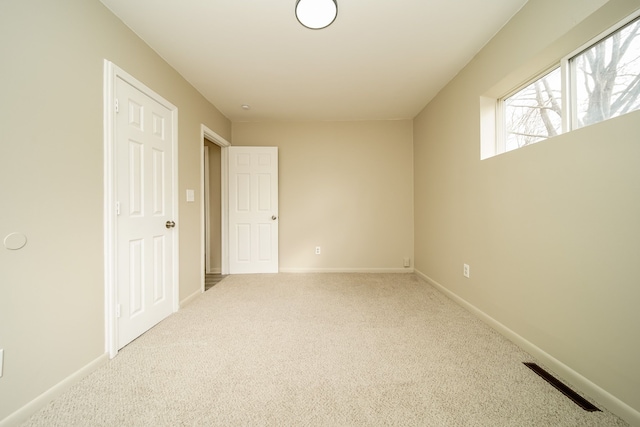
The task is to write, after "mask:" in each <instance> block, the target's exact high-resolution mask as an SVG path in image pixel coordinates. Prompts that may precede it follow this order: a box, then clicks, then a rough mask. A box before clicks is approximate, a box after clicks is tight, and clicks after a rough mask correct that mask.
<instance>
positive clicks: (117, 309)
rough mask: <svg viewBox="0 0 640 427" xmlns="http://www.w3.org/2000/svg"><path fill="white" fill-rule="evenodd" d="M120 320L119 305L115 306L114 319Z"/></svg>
mask: <svg viewBox="0 0 640 427" xmlns="http://www.w3.org/2000/svg"><path fill="white" fill-rule="evenodd" d="M119 318H120V304H116V319H119Z"/></svg>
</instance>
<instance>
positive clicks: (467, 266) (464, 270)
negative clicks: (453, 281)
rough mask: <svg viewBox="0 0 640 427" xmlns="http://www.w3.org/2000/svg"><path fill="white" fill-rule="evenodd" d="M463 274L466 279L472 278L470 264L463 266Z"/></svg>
mask: <svg viewBox="0 0 640 427" xmlns="http://www.w3.org/2000/svg"><path fill="white" fill-rule="evenodd" d="M462 274H463V275H464V277H466V278H467V279H468V278H469V277H470V276H469V264H463V266H462Z"/></svg>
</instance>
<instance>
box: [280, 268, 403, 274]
mask: <svg viewBox="0 0 640 427" xmlns="http://www.w3.org/2000/svg"><path fill="white" fill-rule="evenodd" d="M279 272H280V273H413V272H414V271H413V268H280V270H279Z"/></svg>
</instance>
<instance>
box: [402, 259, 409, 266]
mask: <svg viewBox="0 0 640 427" xmlns="http://www.w3.org/2000/svg"><path fill="white" fill-rule="evenodd" d="M402 265H403V266H404V267H411V258H409V257H407V258H405V259H404V260H403V264H402Z"/></svg>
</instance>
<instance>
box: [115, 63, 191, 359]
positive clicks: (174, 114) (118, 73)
mask: <svg viewBox="0 0 640 427" xmlns="http://www.w3.org/2000/svg"><path fill="white" fill-rule="evenodd" d="M117 78H121V79H122V80H124V81H126V82H127V83H129V84H131V85H132V86H134V87H135V88H136V89H138V90H140V91H141V92H143V93H145V94H146V95H148V96H150V97H151V98H153V99H155V100H156V101H157V102H159V103H160V104H163V105H164V106H165V107H167V108H168V109H169V110H171V120H172V123H173V125H172V129H173V134H172V135H171V139H172V144H173V148H172V150H173V164H172V167H173V177H172V180H171V181H172V182H171V186H172V187H173V199H172V200H171V204H172V205H173V212H174V218H175V220H174V221H175V222H176V223H178V224H180V222H179V221H178V109H177V108H176V107H175V106H174V105H173V104H171V103H170V102H168V101H167V100H165V99H164V98H162V97H161V96H160V95H158V94H157V93H155V92H154V91H153V90H151V89H150V88H148V87H147V86H145V85H144V84H143V83H142V82H140V81H138V80H137V79H136V78H134V77H133V76H131V75H130V74H129V73H127V72H126V71H124V70H122V69H121V68H119V67H118V66H117V65H115V64H114V63H112V62H110V61H108V60H106V59H105V60H104V86H103V98H104V134H103V137H104V152H103V156H104V188H103V192H104V297H105V298H104V300H105V302H104V315H105V351H107V352H108V353H109V357H110V358H113V357H115V356H116V355H117V354H118V318H117V315H116V309H117V302H118V299H117V281H116V278H117V277H118V275H117V272H118V271H117V268H118V266H117V263H116V260H117V238H116V235H117V234H116V232H117V227H116V216H117V215H116V194H115V191H116V178H117V177H116V160H115V146H116V133H115V113H116V98H115V96H116V92H115V89H116V79H117ZM178 230H179V228H175V229H174V230H173V234H174V244H173V280H172V282H173V289H172V291H171V298H172V299H173V307H172V309H173V312H176V311H178V308H179V301H178V296H179V295H178V290H179V285H178V279H179V269H178V267H179V265H180V263H179V258H178V257H179V250H178V249H179V234H178V233H179V231H178Z"/></svg>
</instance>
